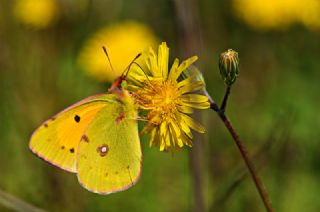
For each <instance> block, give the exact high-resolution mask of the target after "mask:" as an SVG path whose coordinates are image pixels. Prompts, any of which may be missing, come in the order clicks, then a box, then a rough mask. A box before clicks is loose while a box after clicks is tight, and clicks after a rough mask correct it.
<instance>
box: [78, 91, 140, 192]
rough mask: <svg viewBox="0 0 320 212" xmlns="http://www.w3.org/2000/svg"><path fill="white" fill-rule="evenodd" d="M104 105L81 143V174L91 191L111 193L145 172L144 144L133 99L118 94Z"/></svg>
mask: <svg viewBox="0 0 320 212" xmlns="http://www.w3.org/2000/svg"><path fill="white" fill-rule="evenodd" d="M114 97H115V98H116V99H117V102H116V103H110V104H108V105H107V106H105V107H104V108H102V109H101V110H100V111H99V112H98V113H97V115H96V117H95V118H94V119H93V120H92V122H91V123H90V124H89V126H88V128H87V129H86V130H85V132H84V135H83V137H82V140H81V141H80V144H79V149H78V158H77V173H78V180H79V182H80V183H81V184H82V185H83V186H84V187H85V188H86V189H88V190H89V191H92V192H95V193H99V194H109V193H113V192H117V191H121V190H125V189H128V188H129V187H131V186H132V185H134V184H135V183H136V182H137V181H138V179H139V177H140V172H141V157H142V154H141V147H140V140H139V135H138V125H137V121H136V117H137V114H136V109H135V108H134V106H133V103H132V102H130V101H129V102H128V101H123V100H121V99H119V97H118V96H117V95H115V96H114Z"/></svg>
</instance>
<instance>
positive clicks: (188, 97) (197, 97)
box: [179, 94, 208, 103]
mask: <svg viewBox="0 0 320 212" xmlns="http://www.w3.org/2000/svg"><path fill="white" fill-rule="evenodd" d="M179 99H181V100H182V101H184V102H194V103H197V102H199V103H202V102H208V97H207V96H204V95H201V94H184V95H182V96H181V97H180V98H179Z"/></svg>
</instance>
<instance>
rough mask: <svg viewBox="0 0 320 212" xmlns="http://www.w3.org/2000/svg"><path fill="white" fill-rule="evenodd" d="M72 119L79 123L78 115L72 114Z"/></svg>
mask: <svg viewBox="0 0 320 212" xmlns="http://www.w3.org/2000/svg"><path fill="white" fill-rule="evenodd" d="M74 120H75V121H76V122H77V123H79V122H80V116H78V115H75V116H74Z"/></svg>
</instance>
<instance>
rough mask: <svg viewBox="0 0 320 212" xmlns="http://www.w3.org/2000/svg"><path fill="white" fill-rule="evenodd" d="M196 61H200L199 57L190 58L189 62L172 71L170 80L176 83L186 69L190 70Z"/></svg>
mask: <svg viewBox="0 0 320 212" xmlns="http://www.w3.org/2000/svg"><path fill="white" fill-rule="evenodd" d="M196 60H198V57H197V56H193V57H190V58H188V59H187V60H185V61H183V62H182V63H181V64H180V65H179V66H178V68H175V69H173V70H172V72H171V73H170V76H169V78H170V79H171V80H172V81H176V80H177V79H178V77H179V76H180V75H181V73H182V72H183V71H184V70H186V68H188V67H189V66H190V65H191V64H193V63H194V62H195V61H196Z"/></svg>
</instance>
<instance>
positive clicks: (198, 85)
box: [178, 81, 205, 94]
mask: <svg viewBox="0 0 320 212" xmlns="http://www.w3.org/2000/svg"><path fill="white" fill-rule="evenodd" d="M179 83H180V82H179ZM179 83H178V85H179ZM204 85H205V84H204V83H203V82H202V81H197V82H195V83H192V84H191V83H190V84H186V85H184V86H181V87H180V88H179V91H180V93H181V94H184V93H189V92H192V91H198V90H201V89H202V88H203V87H204Z"/></svg>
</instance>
